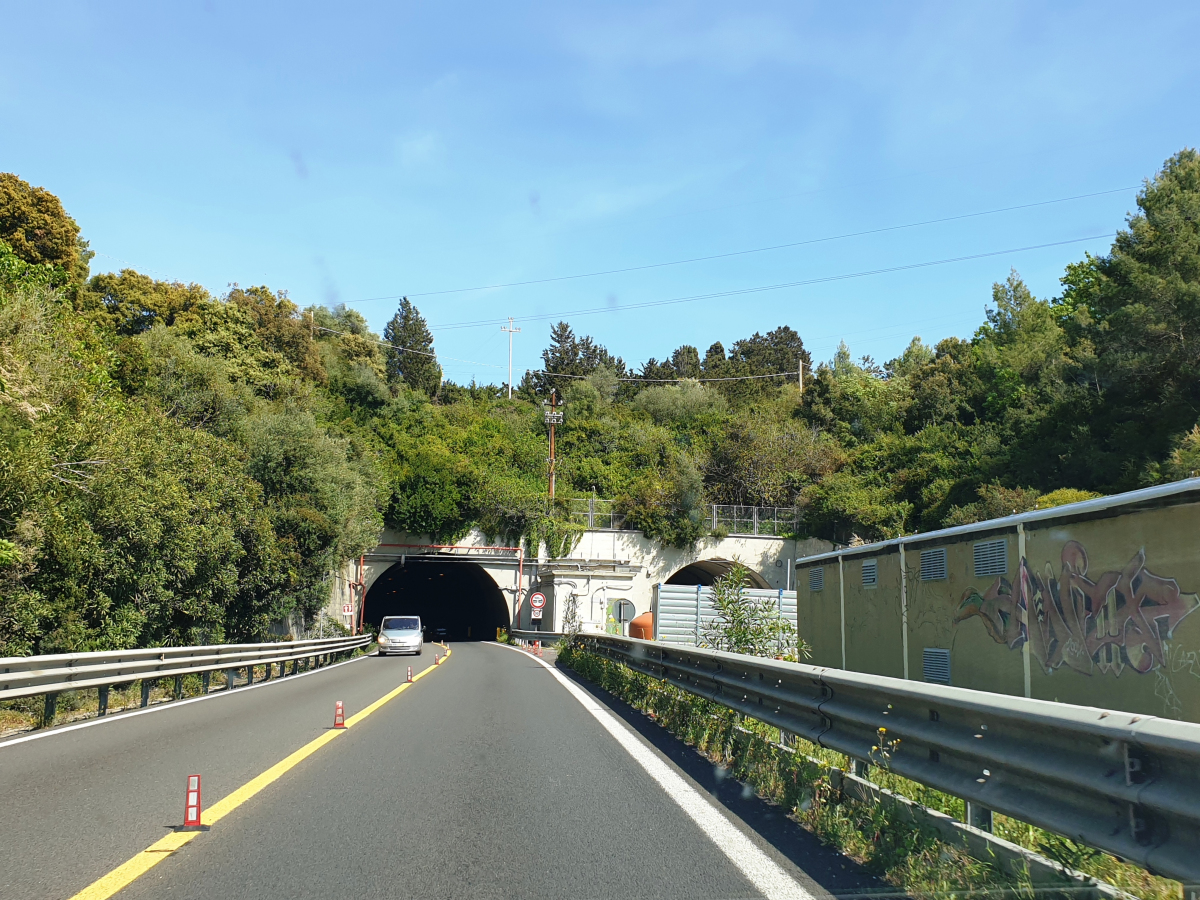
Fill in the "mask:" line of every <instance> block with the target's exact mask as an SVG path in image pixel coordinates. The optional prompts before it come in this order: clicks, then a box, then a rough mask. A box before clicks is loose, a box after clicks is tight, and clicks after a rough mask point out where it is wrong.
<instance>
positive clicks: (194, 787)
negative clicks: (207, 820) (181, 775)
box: [183, 775, 203, 831]
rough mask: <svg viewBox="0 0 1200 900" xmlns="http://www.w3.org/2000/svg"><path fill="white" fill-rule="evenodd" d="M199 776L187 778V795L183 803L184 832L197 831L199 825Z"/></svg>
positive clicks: (200, 826)
mask: <svg viewBox="0 0 1200 900" xmlns="http://www.w3.org/2000/svg"><path fill="white" fill-rule="evenodd" d="M200 809H201V804H200V776H199V775H189V776H188V777H187V793H186V795H185V797H184V801H183V827H184V830H185V831H198V830H200V829H201V828H202V827H203V826H202V825H201V824H200Z"/></svg>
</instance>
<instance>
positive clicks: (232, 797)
mask: <svg viewBox="0 0 1200 900" xmlns="http://www.w3.org/2000/svg"><path fill="white" fill-rule="evenodd" d="M450 653H451V650H450V649H449V648H446V655H445V657H443V660H442V661H443V662H444V661H445V660H447V659H449V658H450ZM360 658H362V657H360ZM347 662H354V660H347ZM329 668H332V666H330V667H329ZM437 668H440V666H437V665H436V664H435V665H432V666H430V667H429V668H427V669H422V670H421V671H420V672H419V673H418V674H417V675H415V676H414V677H413V680H412V681H411V682H405V683H404V684H402V685H400V686H399V687H398V688H396V689H395V690H392V691H389V692H388V693H387V694H385V695H384V696H383V697H381V698H379V699H378V700H376V701H375V702H374V703H372V704H371V705H370V706H368V707H366V708H365V709H364V710H362V712H359V713H356V714H355V715H354V716H351V717H350V718H349V719H347V720H346V728H349V727H350V726H351V725H353V724H356V723H358V722H361V721H362V720H363V719H365V718H366V717H367V716H369V715H370V714H371V713H373V712H375V711H377V710H378V709H379V708H380V707H382V706H384V705H385V704H386V703H387V702H388V701H390V700H392V699H394V698H396V697H398V696H399V695H400V694H402V693H403V692H404V691H405V690H407V689H408V688H410V687H412V685H413V684H415V683H416V682H417V679H419V678H421V677H423V676H424V675H426V674H428V673H429V672H432V671H433V670H434V669H437ZM318 671H320V670H318ZM306 674H307V673H306ZM197 699H203V698H197ZM344 733H345V732H344V730H343V729H337V730H333V729H330V730H329V731H326V732H325V733H323V734H321V735H318V736H317V737H315V738H313V739H312V740H311V741H309V742H308V743H307V744H305V745H304V746H303V747H301V748H300V749H298V750H296V751H295V752H293V753H291V754H289V755H288V756H286V757H284V758H283V759H281V760H280V761H279V762H277V763H275V765H273V766H271V768H269V769H267V770H266V771H265V772H263V773H262V774H261V775H256V776H255V777H254V778H251V779H250V780H249V781H247V782H246V783H245V784H243V785H242V786H241V787H239V788H236V789H235V790H234V791H233V792H232V793H230V794H227V795H226V796H224V797H222V798H221V799H220V800H218V801H217V802H216V803H214V804H213V805H212V806H210V807H209V808H208V809H206V810H204V813H203V815H202V817H201V821H202V822H203V823H204V824H205V825H210V826H211V825H213V824H214V823H216V822H218V821H220V820H221V819H223V818H224V817H225V816H227V815H229V814H230V813H231V812H233V811H234V810H235V809H237V808H238V807H239V806H241V805H242V804H243V803H245V802H246V801H247V800H249V799H250V798H251V797H253V796H254V795H255V794H257V793H258V792H259V791H261V790H262V789H263V788H265V787H267V785H269V784H271V783H273V782H275V781H277V780H279V778H280V777H282V776H283V775H284V774H286V773H287V772H288V771H290V770H291V769H293V768H295V767H296V766H297V765H299V764H300V763H301V762H303V761H304V760H305V759H307V758H308V757H310V756H312V755H313V754H314V753H316V752H317V751H318V750H320V749H321V748H322V747H324V746H325V745H326V744H328V743H329V742H331V741H332V740H333V739H334V738H337V737H340V736H341V735H342V734H344ZM200 833H201V832H197V831H179V832H173V833H171V834H168V835H164V836H163V837H161V838H159V839H158V840H157V841H155V842H154V843H153V844H151V845H150V846H149V847H147V848H146V849H145V850H142V851H140V852H138V853H137V854H136V855H135V856H133V857H131V858H130V859H127V860H126V861H125V862H123V863H121V865H119V866H117V867H116V868H115V869H113V870H112V871H111V872H109V873H108V874H106V875H103V876H102V877H100V878H98V879H97V880H95V881H93V882H92V883H91V884H89V885H88V886H87V887H85V888H84V889H83V890H81V891H79V892H78V893H76V894H72V895H71V900H108V898H109V897H111V896H113V894H116V893H117V892H118V891H121V890H124V889H125V888H126V887H128V886H129V885H130V884H132V883H133V882H134V881H136V880H137V879H138V878H140V877H141V876H143V875H145V874H146V873H147V872H149V871H150V870H151V869H152V868H154V867H155V866H156V865H158V864H159V863H160V862H162V861H163V860H164V859H167V858H168V857H169V856H171V855H172V854H174V852H175V851H176V850H179V849H181V848H183V847H185V846H187V845H188V844H189V843H191V842H192V841H193V840H194V839H195V838H196V836H197V835H198V834H200Z"/></svg>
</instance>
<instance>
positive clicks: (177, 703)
mask: <svg viewBox="0 0 1200 900" xmlns="http://www.w3.org/2000/svg"><path fill="white" fill-rule="evenodd" d="M368 658H369V656H368V655H367V654H364V655H363V656H356V657H354V659H346V660H342V661H341V662H340V663H334V664H333V665H331V666H323V667H321V668H320V669H310V670H309V671H307V672H298V673H296V674H295V675H286V676H284V677H282V678H281V677H279V676H276V677H275V678H272V679H271V680H270V681H265V680H264V681H260V682H258V683H257V684H247V685H243V686H242V687H240V688H234V689H233V690H232V691H227V690H220V691H214V692H213V693H211V694H204V695H202V696H200V697H189V698H188V699H187V700H170V701H168V702H166V703H159V704H157V705H155V706H147V707H146V708H145V709H135V710H129V711H122V712H115V713H109V714H108V715H106V716H97V717H96V718H94V719H88V720H87V721H86V722H78V723H76V724H74V725H62V726H59V727H58V728H48V729H46V730H45V731H35V732H34V733H33V734H26V735H22V736H21V737H17V738H12V739H10V740H7V741H0V750H3V749H4V748H5V747H11V746H12V745H13V744H23V743H25V742H26V741H36V740H39V739H41V738H47V737H53V736H54V735H56V734H66V733H67V732H68V731H78V730H79V729H80V728H91V727H92V726H93V725H107V724H108V723H110V722H124V721H125V720H126V719H132V718H133V717H134V716H144V715H146V714H147V713H156V712H162V711H163V710H164V709H179V707H181V706H187V705H188V704H189V703H199V702H200V701H201V700H216V699H217V698H218V697H232V696H233V695H234V694H240V693H242V692H243V691H253V690H255V689H256V688H264V687H270V686H271V685H273V684H289V683H290V682H293V681H295V680H296V679H297V678H304V677H305V676H306V675H320V674H321V673H322V672H328V671H329V670H330V669H336V668H337V667H338V666H345V665H349V664H350V663H352V662H358V661H359V660H360V659H368ZM234 668H237V669H241V668H245V667H244V666H235V667H234ZM160 677H162V678H169V677H170V673H169V672H168V673H167V674H165V675H162V676H160Z"/></svg>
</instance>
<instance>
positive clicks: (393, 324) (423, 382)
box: [383, 297, 442, 397]
mask: <svg viewBox="0 0 1200 900" xmlns="http://www.w3.org/2000/svg"><path fill="white" fill-rule="evenodd" d="M383 337H384V340H386V341H387V342H388V343H390V344H391V345H392V350H391V352H390V353H389V355H388V363H387V372H388V379H389V380H390V381H391V382H393V383H396V382H399V381H403V382H404V383H405V384H407V385H408V386H409V387H410V388H411V389H412V390H414V391H421V392H422V393H424V394H426V395H428V396H430V397H432V396H434V395H435V394H436V393H437V391H438V387H440V386H441V383H442V367H441V366H439V365H438V361H437V354H436V353H434V350H433V335H432V334H430V333H429V327H428V326H427V325H426V324H425V319H424V318H422V316H421V313H420V312H419V311H418V310H417V308H416V307H415V306H413V304H412V303H410V302H409V300H408V298H407V297H405V298H403V299H402V300H401V301H400V308H399V309H398V310H397V311H396V315H394V316H392V320H391V321H390V322H388V324H387V327H386V328H385V329H384V330H383Z"/></svg>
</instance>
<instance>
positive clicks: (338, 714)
mask: <svg viewBox="0 0 1200 900" xmlns="http://www.w3.org/2000/svg"><path fill="white" fill-rule="evenodd" d="M333 727H334V728H345V727H346V709H345V707H343V706H342V701H341V700H339V701H338V702H337V705H336V706H334V708H333Z"/></svg>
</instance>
